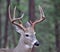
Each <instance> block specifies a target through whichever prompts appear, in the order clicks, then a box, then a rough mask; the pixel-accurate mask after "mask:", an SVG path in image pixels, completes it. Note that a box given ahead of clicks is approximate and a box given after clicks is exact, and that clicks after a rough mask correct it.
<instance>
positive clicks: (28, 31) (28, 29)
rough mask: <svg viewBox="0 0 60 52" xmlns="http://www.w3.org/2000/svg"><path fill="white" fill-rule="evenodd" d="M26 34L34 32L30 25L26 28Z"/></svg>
mask: <svg viewBox="0 0 60 52" xmlns="http://www.w3.org/2000/svg"><path fill="white" fill-rule="evenodd" d="M26 34H36V32H35V31H34V29H33V28H32V27H29V28H27V31H26Z"/></svg>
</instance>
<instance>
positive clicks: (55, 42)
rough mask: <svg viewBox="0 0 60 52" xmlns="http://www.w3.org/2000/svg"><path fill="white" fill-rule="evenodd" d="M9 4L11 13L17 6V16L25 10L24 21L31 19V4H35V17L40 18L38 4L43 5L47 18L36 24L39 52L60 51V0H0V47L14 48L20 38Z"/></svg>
mask: <svg viewBox="0 0 60 52" xmlns="http://www.w3.org/2000/svg"><path fill="white" fill-rule="evenodd" d="M32 3H33V4H32ZM9 4H10V5H11V15H12V14H13V8H14V6H16V7H17V11H16V17H20V16H21V14H22V12H24V14H25V15H24V18H23V19H22V21H23V23H25V22H27V21H28V20H29V17H30V15H29V11H30V5H31V6H33V5H34V8H33V9H34V10H35V11H34V14H35V17H34V19H36V18H39V10H38V5H41V6H42V8H43V10H44V13H45V16H46V19H45V20H44V21H43V22H41V23H38V24H37V25H36V26H35V31H36V32H37V33H36V37H37V39H38V40H39V41H40V46H39V47H38V48H37V52H60V0H0V48H7V47H8V48H14V47H15V46H17V44H18V40H19V38H20V35H19V34H18V33H17V32H16V31H15V29H14V27H13V26H12V24H11V23H10V21H9V18H8V6H9ZM31 10H32V9H31ZM21 11H22V12H21ZM12 16H13V15H12ZM31 18H33V17H31Z"/></svg>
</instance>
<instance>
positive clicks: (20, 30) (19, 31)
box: [14, 25, 24, 34]
mask: <svg viewBox="0 0 60 52" xmlns="http://www.w3.org/2000/svg"><path fill="white" fill-rule="evenodd" d="M14 27H15V29H16V31H17V32H18V33H20V34H22V33H24V31H23V30H22V29H21V28H19V27H18V26H16V25H14Z"/></svg>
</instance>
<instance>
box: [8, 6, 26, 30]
mask: <svg viewBox="0 0 60 52" xmlns="http://www.w3.org/2000/svg"><path fill="white" fill-rule="evenodd" d="M8 10H9V19H10V21H11V23H13V24H14V25H16V26H18V27H21V28H22V29H23V30H26V28H25V27H24V26H23V24H22V22H21V21H20V23H17V22H16V21H17V20H21V19H22V18H23V16H24V13H23V14H22V16H21V17H20V18H15V11H16V6H15V8H14V13H13V19H12V17H11V14H10V6H9V9H8Z"/></svg>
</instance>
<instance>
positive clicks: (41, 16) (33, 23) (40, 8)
mask: <svg viewBox="0 0 60 52" xmlns="http://www.w3.org/2000/svg"><path fill="white" fill-rule="evenodd" d="M39 11H40V19H39V20H36V21H35V22H32V21H30V22H31V24H32V27H33V28H34V26H35V24H37V23H39V22H42V21H43V20H44V19H45V15H44V12H43V9H42V7H40V5H39Z"/></svg>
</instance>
